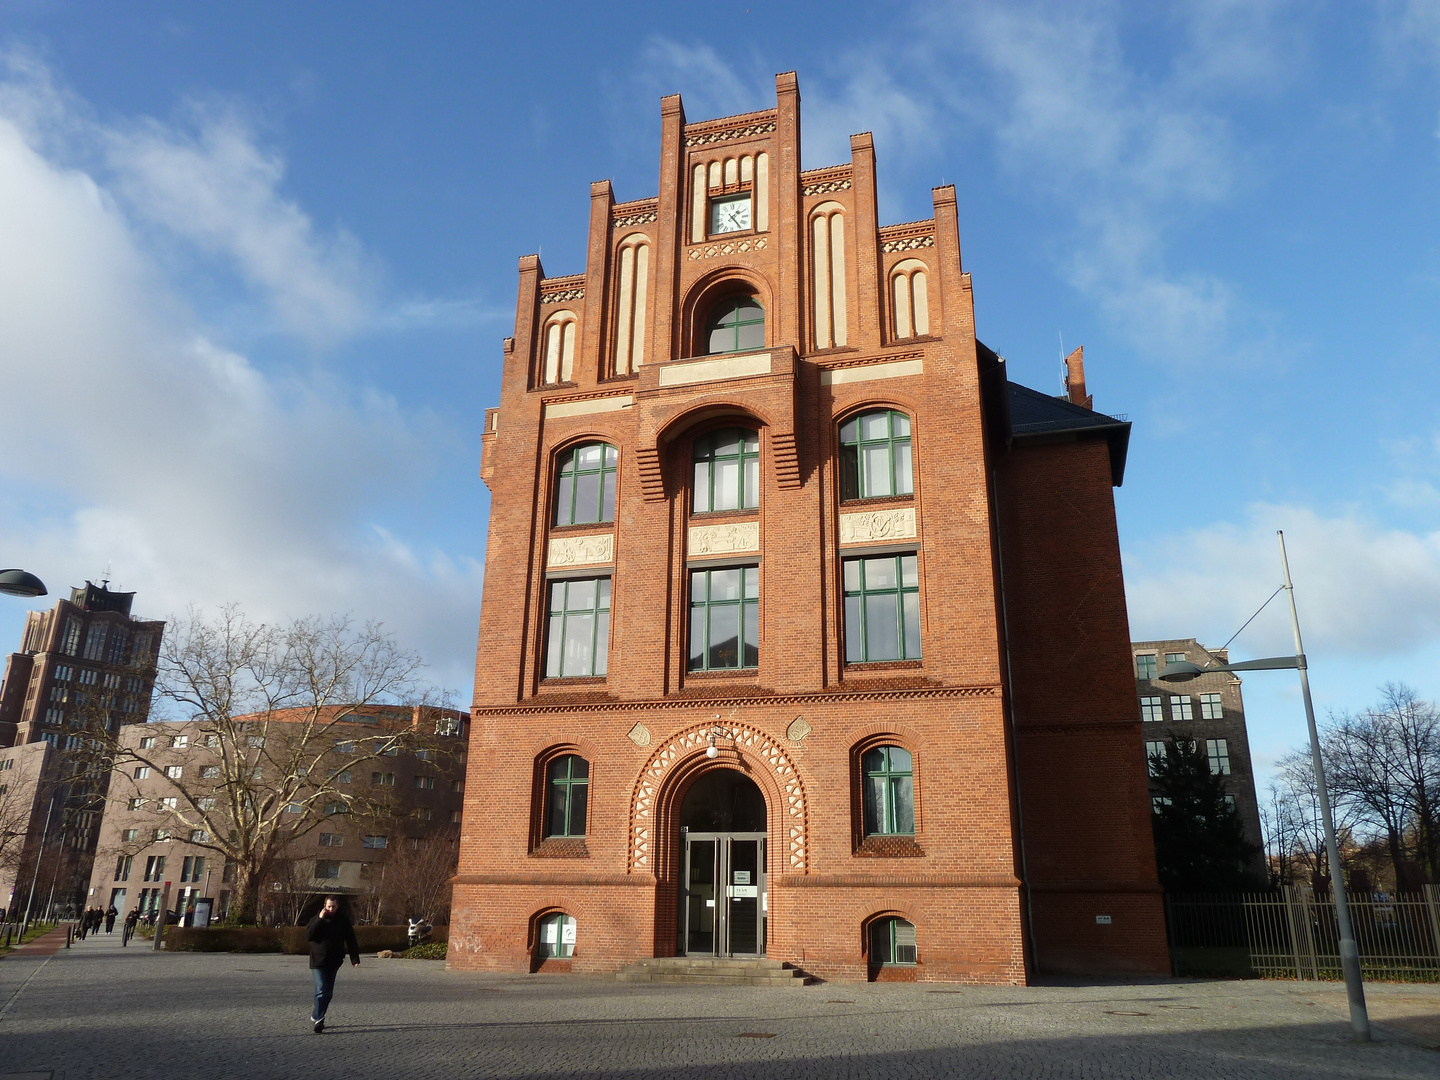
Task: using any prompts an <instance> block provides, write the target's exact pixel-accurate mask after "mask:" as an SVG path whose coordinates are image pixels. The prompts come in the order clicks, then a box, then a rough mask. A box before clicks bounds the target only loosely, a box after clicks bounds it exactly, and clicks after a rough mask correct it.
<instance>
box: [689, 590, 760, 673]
mask: <svg viewBox="0 0 1440 1080" xmlns="http://www.w3.org/2000/svg"><path fill="white" fill-rule="evenodd" d="M759 664H760V568H759V567H758V566H737V567H732V568H730V569H726V570H694V571H692V572H691V574H690V670H691V671H714V670H723V669H726V668H753V667H757V666H759Z"/></svg>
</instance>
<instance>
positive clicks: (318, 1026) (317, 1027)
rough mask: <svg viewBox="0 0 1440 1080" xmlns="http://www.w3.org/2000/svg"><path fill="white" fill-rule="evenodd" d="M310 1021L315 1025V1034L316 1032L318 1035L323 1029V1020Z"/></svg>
mask: <svg viewBox="0 0 1440 1080" xmlns="http://www.w3.org/2000/svg"><path fill="white" fill-rule="evenodd" d="M311 1023H313V1024H314V1025H315V1034H316V1035H319V1034H320V1033H321V1032H322V1031H324V1030H325V1021H324V1020H313V1021H311Z"/></svg>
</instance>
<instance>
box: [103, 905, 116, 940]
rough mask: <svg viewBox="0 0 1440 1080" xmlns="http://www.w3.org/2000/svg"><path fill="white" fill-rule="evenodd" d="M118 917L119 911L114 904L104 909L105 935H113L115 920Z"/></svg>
mask: <svg viewBox="0 0 1440 1080" xmlns="http://www.w3.org/2000/svg"><path fill="white" fill-rule="evenodd" d="M119 915H120V911H119V909H118V908H116V906H115V905H114V904H111V905H110V906H109V907H108V908H106V909H105V932H106V933H107V934H113V933H114V932H115V920H116V919H117V918H118V917H119Z"/></svg>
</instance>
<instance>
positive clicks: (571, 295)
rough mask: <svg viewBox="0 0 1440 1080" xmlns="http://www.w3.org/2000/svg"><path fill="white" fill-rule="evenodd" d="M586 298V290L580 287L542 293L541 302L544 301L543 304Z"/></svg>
mask: <svg viewBox="0 0 1440 1080" xmlns="http://www.w3.org/2000/svg"><path fill="white" fill-rule="evenodd" d="M584 299H585V290H584V289H583V288H580V289H562V290H561V291H560V292H552V293H541V294H540V303H542V304H563V303H566V302H567V301H570V300H584Z"/></svg>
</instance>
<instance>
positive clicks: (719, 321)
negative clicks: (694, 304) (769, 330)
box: [705, 296, 765, 355]
mask: <svg viewBox="0 0 1440 1080" xmlns="http://www.w3.org/2000/svg"><path fill="white" fill-rule="evenodd" d="M764 347H765V309H764V308H763V307H761V306H760V303H759V301H757V300H756V299H755V298H754V297H753V296H736V297H732V298H731V299H729V300H722V301H720V303H718V304H716V305H715V310H714V311H712V312H711V313H710V318H709V319H708V320H707V321H706V323H705V351H706V352H707V353H710V354H712V355H713V354H715V353H732V352H750V351H752V350H754V349H763V348H764Z"/></svg>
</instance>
